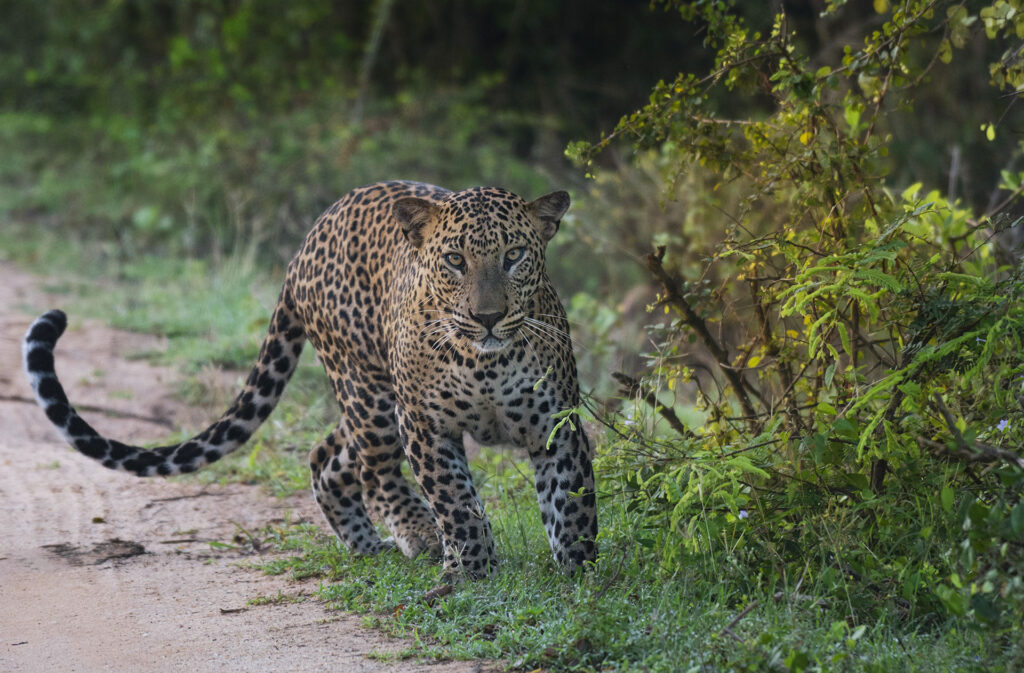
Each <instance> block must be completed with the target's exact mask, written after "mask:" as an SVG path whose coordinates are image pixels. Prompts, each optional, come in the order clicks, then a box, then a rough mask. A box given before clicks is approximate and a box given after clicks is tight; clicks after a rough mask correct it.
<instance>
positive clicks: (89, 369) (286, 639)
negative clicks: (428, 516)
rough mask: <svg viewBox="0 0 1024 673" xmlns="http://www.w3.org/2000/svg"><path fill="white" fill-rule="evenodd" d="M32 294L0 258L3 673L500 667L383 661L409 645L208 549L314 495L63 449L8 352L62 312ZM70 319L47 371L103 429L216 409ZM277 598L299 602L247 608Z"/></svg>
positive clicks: (128, 340)
mask: <svg viewBox="0 0 1024 673" xmlns="http://www.w3.org/2000/svg"><path fill="white" fill-rule="evenodd" d="M39 285H40V281H39V279H37V278H35V277H33V276H29V275H27V274H24V273H22V272H20V271H18V270H16V269H15V268H14V267H13V266H11V265H10V264H6V263H2V262H0V671H4V672H6V673H15V672H28V671H46V672H50V671H74V672H79V673H85V672H91V671H154V672H156V671H189V672H190V673H201V672H204V671H229V670H230V671H296V672H305V671H328V670H330V671H332V672H339V673H346V672H353V673H362V672H364V671H365V672H369V671H387V672H392V673H397V672H405V671H424V672H426V671H429V672H433V673H457V672H458V673H462V672H467V671H497V670H502V667H501V666H500V665H497V664H493V663H478V662H441V663H437V662H430V661H415V660H406V661H392V662H390V663H389V662H387V661H383V660H382V659H381V656H380V655H381V654H382V653H387V652H396V651H399V650H402V649H403V648H405V647H406V646H407V643H404V642H402V641H398V640H393V639H388V638H385V637H384V636H382V635H381V634H379V633H376V632H374V631H370V630H367V629H364V628H362V627H361V625H360V618H359V617H357V616H352V615H346V614H341V613H337V612H328V611H326V610H325V609H324V607H323V606H322V605H320V604H318V603H316V602H315V601H314V600H312V599H311V598H305V597H304V596H305V594H307V593H309V592H310V591H311V590H312V589H314V588H315V585H306V586H304V585H302V584H299V583H294V582H289V581H287V580H284V579H281V578H271V577H266V576H264V575H262V574H260V573H258V572H255V571H252V570H247V569H245V568H243V567H240V566H241V565H242V564H243V563H244V562H245V561H249V560H252V559H253V556H251V554H253V553H254V552H252V551H251V549H250V550H249V551H248V552H246V551H244V550H242V549H215V548H212V547H211V546H210V544H209V541H211V540H215V541H230V540H231V539H232V538H233V536H234V535H235V534H236V533H237V532H238V527H239V526H241V527H243V528H245V529H247V530H256V529H259V528H260V527H262V526H265V525H266V524H268V523H271V522H276V521H282V520H283V519H284V518H285V517H286V516H288V517H290V518H291V519H292V520H295V519H307V520H310V521H315V522H317V523H318V524H322V522H321V520H320V514H319V512H318V511H317V510H316V508H315V505H314V504H313V502H312V496H310V495H308V494H301V495H298V496H295V497H293V498H291V499H288V500H280V499H276V498H273V497H270V496H267V495H265V494H263V493H261V492H260V490H259V489H258V488H255V487H247V486H244V485H230V486H224V487H221V486H201V485H198V484H190V483H178V482H168V481H164V480H162V479H154V480H148V479H140V478H138V477H134V476H130V475H127V474H124V473H120V472H113V471H111V470H107V469H105V468H103V467H102V466H100V465H99V464H97V463H95V462H94V461H91V460H89V459H87V458H85V457H84V456H81V455H79V454H77V453H75V452H74V451H73V450H72V449H70V448H68V447H67V446H66V445H65V444H64V443H63V442H62V440H60V438H59V435H58V434H57V433H56V431H54V430H53V429H51V428H50V426H49V424H48V422H47V420H46V418H45V416H44V415H43V413H42V411H41V410H39V409H38V408H37V407H36V406H35V405H34V404H33V403H30V402H29V401H27V398H29V397H30V396H31V390H30V389H29V388H28V384H27V383H26V382H25V378H24V375H23V374H22V372H21V350H20V348H21V346H20V341H21V337H22V335H23V334H24V333H25V331H26V329H27V328H28V325H29V323H30V322H31V320H32V315H33V314H38V313H41V312H42V311H44V310H46V309H49V308H53V307H60V306H61V305H63V307H64V308H65V310H68V309H69V308H72V307H71V306H70V305H69V304H70V302H69V301H68V300H67V299H60V298H53V297H48V296H47V295H46V294H45V293H44V292H43V291H41V290H40V289H39ZM68 313H69V317H70V326H69V328H68V331H67V333H66V334H65V335H64V337H63V339H62V340H61V342H60V344H59V345H58V347H57V369H58V372H59V373H60V375H61V379H62V380H63V381H64V383H65V386H66V387H67V389H68V394H69V397H70V398H71V400H72V403H75V404H77V406H78V407H79V409H80V410H82V413H83V415H84V416H85V417H86V419H87V420H89V421H90V422H91V423H92V424H93V426H94V427H96V428H97V429H98V430H99V431H100V432H102V433H105V434H108V435H110V436H113V437H116V438H118V439H121V440H124V441H151V440H159V439H161V438H162V436H163V435H165V434H167V433H168V431H169V428H168V425H167V422H168V421H171V422H172V423H173V424H175V425H174V426H175V427H177V426H178V425H179V424H180V425H181V426H183V427H186V428H190V429H197V428H201V427H202V426H203V425H204V422H206V421H209V420H211V419H212V418H213V416H214V415H216V413H219V411H220V410H219V409H218V410H196V409H188V408H186V407H184V406H183V405H182V404H181V403H180V402H177V401H176V400H174V399H173V398H172V396H171V394H170V392H171V391H172V390H173V383H174V381H175V379H176V373H175V372H173V371H170V370H167V369H158V368H154V367H152V366H150V365H147V364H145V363H144V362H141V361H137V360H129V359H128V358H127V357H126V356H128V355H130V354H131V353H133V352H138V351H142V350H150V349H152V348H154V347H159V346H160V340H159V339H157V338H155V337H149V336H142V335H137V334H130V333H125V332H116V331H113V330H110V329H108V328H106V327H104V326H103V325H101V324H98V323H95V322H88V321H82V320H81V319H80V318H76V317H75V315H74V311H73V310H69V311H68ZM84 407H96V409H93V410H91V411H88V410H85V409H83V408H84ZM118 411H120V412H124V413H127V414H134V415H135V417H126V416H123V415H118V414H117V413H116V412H118ZM147 419H148V420H147ZM161 420H162V421H163V422H162V423H161ZM247 554H249V555H247ZM279 592H281V593H284V594H288V595H292V596H295V597H296V598H298V599H301V600H300V601H299V602H291V601H286V602H283V603H280V604H274V605H260V606H248V605H247V601H248V600H249V599H252V598H256V597H260V596H276V595H278V593H279ZM385 659H386V657H385Z"/></svg>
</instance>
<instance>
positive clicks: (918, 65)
mask: <svg viewBox="0 0 1024 673" xmlns="http://www.w3.org/2000/svg"><path fill="white" fill-rule="evenodd" d="M661 4H664V5H666V6H667V7H671V8H676V9H678V10H679V11H680V12H681V13H682V15H683V17H684V18H686V19H688V20H694V21H700V22H701V23H702V24H703V26H704V29H705V30H706V35H707V42H708V44H709V45H711V46H713V47H714V48H715V50H716V53H717V56H716V61H715V66H714V68H713V70H712V71H711V72H709V73H707V74H706V75H703V76H698V75H690V74H681V75H679V76H678V77H677V78H676V79H675V80H673V81H671V82H662V83H659V84H658V85H657V86H656V87H655V88H654V90H653V91H652V93H651V98H650V103H649V104H648V105H647V106H646V107H644V108H643V109H642V110H639V111H637V112H635V113H633V114H631V115H628V116H627V117H625V118H623V119H622V121H621V122H620V123H619V125H618V127H617V128H616V130H615V132H614V133H613V134H610V135H609V136H608V137H606V138H604V139H602V140H601V141H600V142H599V143H598V144H596V145H590V144H588V143H576V144H574V145H572V146H571V147H570V149H569V154H570V155H571V156H572V157H574V158H575V159H577V160H578V161H580V162H582V163H584V164H586V165H588V170H589V171H590V172H595V173H598V174H600V170H599V169H598V168H597V167H595V165H594V163H593V160H594V158H595V156H596V155H597V153H599V152H600V151H601V150H603V149H605V148H607V147H609V146H610V145H611V143H612V139H613V138H615V137H627V138H631V139H632V140H633V142H634V144H635V146H636V147H637V148H639V149H649V148H654V149H657V150H658V151H660V152H661V154H662V155H663V156H665V157H666V159H665V161H664V166H663V171H662V175H663V176H664V178H663V183H664V185H665V188H666V194H667V196H669V197H672V196H675V195H682V196H683V197H684V201H685V202H686V203H688V204H689V205H690V208H689V211H688V212H687V214H686V215H685V216H684V217H683V218H682V221H680V222H678V224H673V225H672V226H671V227H666V229H665V230H664V231H662V232H659V234H658V235H657V237H656V238H655V240H656V242H657V243H658V245H657V246H656V248H655V250H654V251H653V252H651V253H650V255H649V256H648V257H647V259H646V266H647V268H648V270H649V272H650V274H651V277H652V278H653V279H655V280H656V282H657V285H658V287H659V289H660V294H659V296H658V299H657V301H656V302H655V306H654V309H655V310H656V312H657V313H659V314H660V313H661V312H664V314H665V316H664V317H666V318H667V320H665V321H664V323H663V324H661V325H657V326H655V328H654V329H653V331H652V333H651V340H652V342H653V343H655V344H657V348H656V350H655V352H652V353H651V354H650V356H649V358H650V365H651V366H650V368H649V370H648V372H647V374H646V376H645V380H644V381H642V382H632V383H631V385H630V386H629V392H630V394H631V395H633V396H635V399H634V401H633V402H631V403H627V404H626V405H625V407H624V412H623V413H620V414H618V415H615V416H612V417H610V418H607V419H605V421H606V424H607V426H608V428H609V431H608V436H609V438H610V443H609V445H608V447H607V448H606V450H605V454H604V456H603V458H602V459H601V464H600V467H601V469H602V470H603V472H604V475H605V479H606V483H608V480H610V481H611V482H612V483H614V484H616V486H614V487H612V488H613V489H616V490H618V489H620V488H621V489H623V490H625V493H626V497H628V498H629V499H630V500H631V506H632V507H633V508H634V509H635V510H636V511H638V512H640V513H641V514H642V517H643V519H644V521H645V522H646V528H645V531H646V532H645V533H644V535H643V536H641V537H643V538H644V539H646V540H647V541H648V543H649V544H650V545H651V546H652V549H654V554H655V557H656V559H657V560H658V561H659V562H660V563H661V564H662V565H663V566H664V567H665V569H666V570H667V571H676V570H678V569H681V568H682V567H684V565H685V564H689V563H692V562H693V561H694V560H697V561H702V562H705V563H707V564H708V568H709V570H711V569H713V571H714V572H715V573H717V574H719V575H721V574H723V573H725V574H730V575H734V576H735V580H736V581H737V582H749V583H757V584H779V585H782V586H788V587H789V588H791V589H792V588H793V587H796V586H803V587H805V590H806V588H807V587H816V588H817V590H819V591H821V592H823V593H827V594H829V595H831V596H834V597H835V600H837V601H840V602H841V603H842V604H846V605H848V606H849V610H850V612H851V614H852V615H853V616H854V618H856V619H871V618H876V617H879V616H881V615H882V614H884V613H885V612H887V611H890V610H892V609H893V608H896V611H897V613H898V614H899V615H901V616H903V617H905V618H915V619H922V618H929V619H934V618H938V617H943V616H945V615H956V616H965V615H966V616H970V617H971V619H972V620H973V622H974V623H976V624H981V625H985V626H990V627H992V628H995V629H996V630H997V631H1002V632H1007V631H1010V630H1014V629H1016V628H1018V627H1019V624H1020V621H1021V619H1022V617H1024V592H1022V579H1024V578H1022V575H1021V568H1022V567H1024V565H1022V561H1024V559H1022V554H1021V552H1022V544H1021V539H1022V537H1021V533H1022V532H1024V501H1022V495H1024V476H1022V475H1024V459H1022V458H1021V457H1020V455H1019V453H1018V447H1020V446H1021V445H1022V442H1024V351H1022V345H1024V344H1022V342H1021V340H1022V338H1024V303H1022V301H1021V300H1022V299H1024V266H1022V265H1021V264H1020V263H1019V262H1014V264H1013V265H1009V266H1008V265H1000V264H999V263H997V261H996V256H995V254H994V251H993V248H992V247H991V245H990V242H989V241H990V238H991V237H992V235H993V232H996V231H1001V230H1006V229H1009V228H1012V227H1017V226H1018V222H1019V221H1015V220H1013V219H1012V218H1010V217H1008V216H1006V215H1005V214H1004V211H1005V209H1006V208H1007V206H1010V205H1011V204H1013V203H1014V202H1015V200H1016V198H1017V196H1018V195H1019V194H1020V192H1021V191H1022V190H1021V188H1020V184H1021V178H1022V176H1020V175H1017V174H1014V173H1013V172H1007V173H1005V174H1004V182H1003V185H1002V186H1003V189H1004V192H1003V197H1001V198H1000V199H999V201H998V202H997V203H996V206H995V207H993V208H992V209H990V210H989V211H988V212H985V213H983V214H978V213H975V212H973V210H972V209H970V208H968V207H965V206H964V205H962V204H960V203H959V202H956V201H952V200H951V199H949V198H948V197H947V196H945V195H943V194H942V193H941V192H939V191H937V190H932V189H924V188H922V186H921V185H919V184H915V185H911V186H909V187H907V188H905V189H903V190H901V191H893V189H892V188H891V187H890V186H888V185H887V184H886V183H885V175H886V173H887V172H888V168H889V166H890V164H891V161H890V158H889V156H888V153H889V148H890V146H891V144H892V143H893V139H892V137H891V135H890V134H889V133H888V131H887V130H886V122H887V114H888V113H889V111H890V110H891V109H892V108H893V107H894V106H897V105H898V106H911V105H913V101H914V93H915V91H917V89H916V87H917V86H918V85H919V84H920V83H921V82H923V81H925V80H926V78H927V77H928V76H929V73H930V72H931V71H932V68H933V67H934V65H935V63H937V62H940V61H941V62H949V61H951V60H953V59H954V57H955V53H954V50H955V49H956V48H959V47H962V46H964V45H965V44H966V43H968V42H969V41H971V40H972V39H981V38H977V37H973V34H974V33H977V32H978V31H980V29H981V28H980V27H984V30H985V32H986V35H987V38H988V39H994V40H998V39H1001V38H1002V37H1004V36H1007V35H1009V36H1014V35H1016V34H1018V32H1019V31H1022V30H1024V15H1019V14H1016V13H1015V12H1013V11H1008V4H1007V3H1005V2H1002V1H1000V2H997V3H995V4H994V5H992V6H990V7H986V8H983V9H981V10H980V11H979V12H978V13H977V14H969V13H968V12H967V10H966V9H965V8H964V7H963V6H962V5H957V4H952V3H936V2H916V1H911V2H907V3H901V4H900V5H899V6H893V7H890V6H889V4H888V3H875V8H876V11H878V12H879V14H880V15H881V16H880V18H879V21H878V22H877V24H880V25H876V29H871V30H868V31H867V32H866V34H865V35H863V42H862V43H860V44H855V43H854V42H853V41H851V42H850V43H848V44H847V45H846V46H845V47H844V48H843V49H842V51H841V52H840V51H839V50H834V51H836V53H838V54H840V56H838V60H836V61H835V62H830V63H822V62H821V61H820V60H818V61H816V62H813V61H812V60H811V59H810V58H809V57H808V56H807V55H805V54H804V53H803V52H802V50H801V48H800V45H801V44H803V43H804V42H802V41H801V38H800V36H798V35H796V34H794V33H793V32H792V31H791V30H790V29H789V28H788V23H787V17H786V16H785V15H784V14H780V15H779V16H777V17H775V20H774V22H773V23H772V24H771V25H769V26H765V27H763V28H762V29H760V30H758V29H756V28H754V27H749V26H748V25H747V24H746V22H745V21H744V20H743V19H742V18H741V17H740V16H739V15H738V14H737V13H735V12H734V11H733V10H732V8H731V4H729V3H725V2H696V3H687V4H684V3H679V2H665V3H661ZM842 5H843V3H830V5H829V7H828V9H827V11H826V15H829V16H831V17H833V18H834V17H835V16H837V15H840V14H841V12H842V11H843V9H842ZM990 73H991V76H992V78H993V81H994V83H995V84H996V85H997V86H1005V87H1008V88H1010V89H1014V90H1015V91H1016V92H1017V93H1019V91H1020V89H1021V87H1024V76H1022V73H1021V62H1020V61H1019V57H1018V54H1017V52H1016V51H1015V50H1013V49H1009V50H1007V51H1006V53H1005V55H1004V56H1003V58H1002V59H1001V60H1000V61H999V62H997V63H995V64H994V65H993V66H992V68H991V71H990ZM752 99H753V100H759V101H763V105H758V106H756V109H755V110H754V111H753V112H750V111H751V108H752V106H751V105H750V104H749V102H750V100H752ZM757 109H761V110H763V113H760V112H758V111H757ZM742 111H748V112H749V114H748V115H747V116H743V115H742V114H740V115H737V112H742ZM982 131H983V132H985V133H987V134H988V135H989V137H990V138H991V137H992V135H993V134H994V133H995V127H994V126H992V125H991V124H988V123H986V124H983V125H982ZM1019 151H1020V150H1019V148H1018V152H1019ZM693 217H699V218H700V226H699V227H693V226H692V225H693V220H692V219H690V218H693ZM680 392H685V393H688V394H692V396H693V397H694V398H695V400H696V407H697V409H696V411H698V412H699V418H698V420H697V421H696V422H692V423H689V424H684V423H682V422H680V420H679V418H678V414H676V412H675V411H674V410H673V409H672V404H671V402H670V400H671V399H672V396H673V395H674V394H678V393H680ZM684 397H685V395H684ZM648 403H652V404H654V405H655V409H656V411H658V412H660V413H652V410H651V409H650V408H649V404H648Z"/></svg>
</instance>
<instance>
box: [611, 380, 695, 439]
mask: <svg viewBox="0 0 1024 673" xmlns="http://www.w3.org/2000/svg"><path fill="white" fill-rule="evenodd" d="M612 378H613V379H615V380H616V381H618V382H619V383H620V384H622V394H623V395H624V396H626V397H637V396H639V397H640V399H642V400H643V401H644V402H646V403H647V404H649V405H650V406H651V408H652V409H654V410H655V411H657V412H658V413H659V414H661V417H662V418H664V419H665V420H666V421H668V424H669V425H671V426H672V429H673V430H675V431H676V432H678V433H679V434H680V435H681V436H683V437H687V438H692V437H694V434H693V431H692V430H690V429H689V428H687V427H686V426H685V425H683V422H682V421H681V420H679V416H677V415H676V412H675V410H674V409H672V408H671V407H667V406H665V405H664V404H662V403H661V402H659V401H658V397H657V396H656V395H655V394H654V391H653V390H651V389H650V388H647V387H646V386H644V384H643V383H642V382H641V381H640V380H639V379H635V378H633V377H632V376H630V375H629V374H626V373H624V372H612Z"/></svg>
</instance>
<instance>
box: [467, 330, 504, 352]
mask: <svg viewBox="0 0 1024 673" xmlns="http://www.w3.org/2000/svg"><path fill="white" fill-rule="evenodd" d="M473 345H474V346H476V349H477V350H478V351H480V352H482V353H493V352H495V351H500V350H504V349H505V348H506V347H507V346H508V339H499V338H498V337H496V336H494V335H493V334H491V333H490V332H488V333H487V335H486V336H485V337H484V338H483V339H473Z"/></svg>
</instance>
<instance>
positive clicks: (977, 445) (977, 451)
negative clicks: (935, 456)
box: [918, 393, 1024, 470]
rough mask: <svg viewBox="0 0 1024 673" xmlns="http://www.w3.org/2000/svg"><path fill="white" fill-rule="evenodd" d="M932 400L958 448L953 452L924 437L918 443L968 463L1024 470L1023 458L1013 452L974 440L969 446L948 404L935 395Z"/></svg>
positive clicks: (943, 445)
mask: <svg viewBox="0 0 1024 673" xmlns="http://www.w3.org/2000/svg"><path fill="white" fill-rule="evenodd" d="M932 399H933V400H934V401H935V408H936V409H938V411H939V413H940V414H941V415H942V420H944V421H945V422H946V427H948V428H949V431H950V433H951V434H952V435H953V441H955V442H956V447H957V448H956V451H953V450H951V449H950V448H949V447H948V446H946V445H945V444H942V443H941V442H936V441H933V440H930V439H925V438H924V437H918V443H922V444H925V445H926V446H930V447H932V448H936V449H940V450H943V451H945V452H946V453H949V454H952V455H955V456H958V457H960V458H963V459H965V460H967V461H968V462H980V461H984V460H986V459H987V460H989V461H990V462H995V461H1003V462H1005V463H1009V464H1010V465H1016V466H1017V467H1019V468H1020V469H1022V470H1024V458H1021V457H1020V456H1018V455H1017V454H1016V453H1013V452H1012V451H1007V450H1006V449H1004V448H1002V447H1000V446H993V445H991V444H986V443H985V442H979V441H978V440H974V442H973V446H971V445H970V444H968V443H967V441H966V440H965V439H964V436H963V433H961V432H960V428H958V427H956V419H954V418H953V414H952V412H950V410H949V407H947V406H946V403H945V402H943V401H942V396H940V395H939V394H938V393H935V395H934V396H933V397H932ZM972 449H974V450H972Z"/></svg>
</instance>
